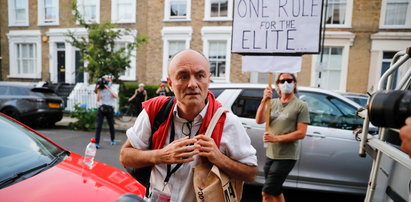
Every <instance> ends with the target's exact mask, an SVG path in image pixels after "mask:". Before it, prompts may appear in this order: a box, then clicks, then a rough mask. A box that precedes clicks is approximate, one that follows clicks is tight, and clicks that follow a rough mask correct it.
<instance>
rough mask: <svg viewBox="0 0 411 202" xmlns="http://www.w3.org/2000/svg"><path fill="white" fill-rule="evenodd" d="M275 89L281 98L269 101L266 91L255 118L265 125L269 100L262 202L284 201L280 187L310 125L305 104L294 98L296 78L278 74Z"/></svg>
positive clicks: (297, 154) (281, 187)
mask: <svg viewBox="0 0 411 202" xmlns="http://www.w3.org/2000/svg"><path fill="white" fill-rule="evenodd" d="M275 85H276V87H277V92H278V94H279V95H280V97H279V98H275V99H271V98H272V96H273V91H272V88H271V87H267V88H266V89H265V90H264V95H263V99H262V101H261V104H260V106H259V107H258V110H257V114H256V122H257V123H258V124H261V123H265V122H266V117H265V111H266V102H268V101H269V100H270V99H271V103H270V104H271V105H270V110H271V111H270V120H269V121H270V122H269V123H270V125H269V126H270V127H269V128H270V129H269V131H266V132H265V133H264V136H263V141H264V143H267V148H266V156H267V159H266V163H265V166H264V174H265V184H264V186H263V190H262V196H263V201H285V198H284V195H283V193H282V192H283V183H284V181H285V179H286V178H287V176H288V174H289V173H290V172H291V170H292V169H293V167H294V165H295V163H296V162H297V160H298V158H299V153H300V148H299V144H298V140H300V139H303V138H304V137H305V134H306V132H307V125H308V124H309V123H310V116H309V113H308V106H307V104H306V103H305V102H303V101H301V100H300V99H298V98H297V97H296V96H295V93H297V80H296V77H295V75H294V74H290V73H280V74H279V75H278V77H277V80H276V82H275Z"/></svg>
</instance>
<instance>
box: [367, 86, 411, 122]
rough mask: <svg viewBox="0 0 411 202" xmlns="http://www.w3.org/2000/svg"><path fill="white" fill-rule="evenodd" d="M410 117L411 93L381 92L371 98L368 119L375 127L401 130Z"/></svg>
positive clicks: (405, 91)
mask: <svg viewBox="0 0 411 202" xmlns="http://www.w3.org/2000/svg"><path fill="white" fill-rule="evenodd" d="M409 116H411V91H409V90H391V91H380V92H377V93H375V94H374V95H373V96H372V97H371V100H370V103H369V105H368V117H369V118H370V122H371V123H372V124H373V125H375V126H380V127H388V128H401V127H402V126H404V125H405V119H407V118H408V117H409Z"/></svg>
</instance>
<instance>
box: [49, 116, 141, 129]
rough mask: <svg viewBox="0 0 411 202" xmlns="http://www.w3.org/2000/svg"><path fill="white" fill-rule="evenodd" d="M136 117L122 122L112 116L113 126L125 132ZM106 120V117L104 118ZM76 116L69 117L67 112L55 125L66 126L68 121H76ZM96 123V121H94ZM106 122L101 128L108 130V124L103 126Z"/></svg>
mask: <svg viewBox="0 0 411 202" xmlns="http://www.w3.org/2000/svg"><path fill="white" fill-rule="evenodd" d="M136 118H137V117H133V118H132V119H131V120H130V121H128V122H122V121H120V120H118V119H116V118H114V128H115V129H116V131H119V132H126V130H127V129H129V128H131V127H132V126H133V125H134V122H135V121H136ZM105 120H106V119H105ZM76 121H77V119H76V118H71V117H70V116H68V115H67V114H65V115H64V116H63V119H61V121H59V122H57V123H56V126H64V127H68V125H69V123H71V122H76ZM95 124H96V123H95ZM105 125H106V124H104V125H103V129H105V130H108V126H105Z"/></svg>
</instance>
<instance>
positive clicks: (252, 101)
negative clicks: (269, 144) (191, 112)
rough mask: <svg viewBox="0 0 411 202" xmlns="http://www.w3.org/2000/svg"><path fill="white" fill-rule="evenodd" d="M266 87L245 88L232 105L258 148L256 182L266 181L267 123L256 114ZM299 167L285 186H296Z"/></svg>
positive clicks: (233, 110)
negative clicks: (257, 119) (260, 121)
mask: <svg viewBox="0 0 411 202" xmlns="http://www.w3.org/2000/svg"><path fill="white" fill-rule="evenodd" d="M263 91H264V89H262V88H255V89H243V90H242V91H241V93H239V95H238V96H236V99H235V101H234V103H233V104H232V106H231V111H232V112H233V113H234V114H236V115H237V116H238V117H239V119H240V120H241V122H242V124H243V126H244V128H245V129H246V131H247V133H248V136H249V137H250V139H251V144H252V145H253V147H254V148H255V149H256V150H257V160H258V174H257V178H256V180H255V182H256V183H260V184H262V183H264V164H265V160H266V155H265V148H264V143H263V134H264V132H265V124H257V123H256V121H255V115H256V113H257V108H258V106H259V105H260V102H261V99H262V96H263ZM273 94H274V97H278V95H277V93H275V92H274V93H273ZM297 173H298V172H297V167H294V169H293V170H292V171H291V173H290V175H289V176H288V178H287V180H286V182H285V183H284V186H286V187H295V186H296V182H297V181H296V180H297Z"/></svg>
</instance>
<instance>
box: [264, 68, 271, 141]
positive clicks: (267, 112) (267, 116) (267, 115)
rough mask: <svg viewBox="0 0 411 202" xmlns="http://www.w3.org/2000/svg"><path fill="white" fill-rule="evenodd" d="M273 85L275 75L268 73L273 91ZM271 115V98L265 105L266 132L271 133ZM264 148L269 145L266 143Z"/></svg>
mask: <svg viewBox="0 0 411 202" xmlns="http://www.w3.org/2000/svg"><path fill="white" fill-rule="evenodd" d="M272 83H273V73H271V72H270V73H268V87H269V88H270V89H271V88H272ZM270 113H271V98H270V99H269V100H268V101H266V103H265V132H269V131H270ZM264 147H267V144H266V143H264Z"/></svg>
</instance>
